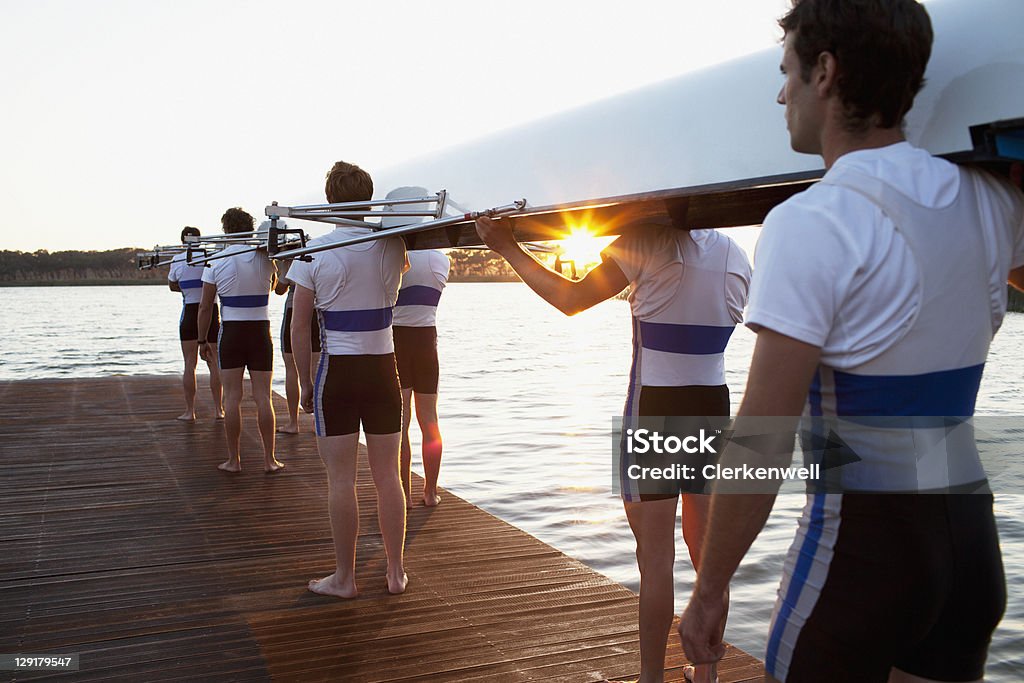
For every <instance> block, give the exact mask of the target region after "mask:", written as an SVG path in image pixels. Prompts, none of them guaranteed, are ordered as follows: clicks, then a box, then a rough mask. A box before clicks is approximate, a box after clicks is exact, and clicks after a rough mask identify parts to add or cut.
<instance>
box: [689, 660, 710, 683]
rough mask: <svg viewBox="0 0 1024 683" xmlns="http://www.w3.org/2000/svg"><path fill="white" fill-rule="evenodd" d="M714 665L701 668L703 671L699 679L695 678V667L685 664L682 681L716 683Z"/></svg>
mask: <svg viewBox="0 0 1024 683" xmlns="http://www.w3.org/2000/svg"><path fill="white" fill-rule="evenodd" d="M716 668H717V667H715V665H714V664H710V665H708V666H707V667H704V666H702V667H701V669H703V670H702V671H701V672H700V673H701V676H700V678H698V677H697V667H695V666H693V665H692V664H687V665H686V666H684V667H683V679H684V680H686V681H687V683H705V682H707V683H718V673H717V671H716V670H715V669H716Z"/></svg>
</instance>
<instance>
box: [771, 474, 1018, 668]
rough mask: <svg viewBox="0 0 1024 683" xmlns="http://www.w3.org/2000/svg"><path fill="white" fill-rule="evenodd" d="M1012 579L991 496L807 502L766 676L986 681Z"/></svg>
mask: <svg viewBox="0 0 1024 683" xmlns="http://www.w3.org/2000/svg"><path fill="white" fill-rule="evenodd" d="M1005 606H1006V579H1005V577H1004V574H1003V563H1002V558H1001V556H1000V552H999V537H998V535H997V533H996V524H995V518H994V515H993V513H992V496H991V495H984V494H945V495H943V494H875V493H846V494H838V493H818V494H813V495H810V496H808V500H807V505H806V507H805V508H804V513H803V516H802V517H801V519H800V525H799V527H798V529H797V535H796V538H795V539H794V541H793V544H792V545H791V546H790V549H789V552H788V554H787V556H786V561H785V564H784V565H783V577H782V584H781V585H780V587H779V592H778V598H777V600H776V602H775V610H774V612H773V614H772V625H771V628H770V629H769V633H768V647H767V650H766V655H765V668H766V669H767V671H768V673H770V674H772V675H773V676H775V677H776V678H778V679H779V680H782V681H787V682H789V683H800V682H802V681H830V682H835V683H847V682H850V683H852V682H856V683H870V682H877V683H884V682H885V681H888V680H889V669H890V668H891V667H896V668H897V669H900V670H902V671H905V672H907V673H909V674H913V675H915V676H919V677H922V678H929V679H934V680H940V681H974V680H979V679H980V678H981V677H982V676H983V675H984V673H985V658H986V655H987V653H988V646H989V641H990V640H991V638H992V632H993V631H994V630H995V628H996V624H998V623H999V620H1000V618H1001V616H1002V614H1003V610H1004V608H1005Z"/></svg>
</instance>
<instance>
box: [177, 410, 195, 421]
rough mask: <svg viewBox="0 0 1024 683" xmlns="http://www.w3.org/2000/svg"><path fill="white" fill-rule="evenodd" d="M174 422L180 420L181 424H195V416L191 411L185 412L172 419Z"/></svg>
mask: <svg viewBox="0 0 1024 683" xmlns="http://www.w3.org/2000/svg"><path fill="white" fill-rule="evenodd" d="M174 419H175V420H181V421H182V422H195V421H196V414H195V413H194V412H192V411H189V410H186V411H185V412H184V413H182V414H181V415H179V416H178V417H176V418H174Z"/></svg>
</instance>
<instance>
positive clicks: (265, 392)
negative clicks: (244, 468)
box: [249, 370, 284, 473]
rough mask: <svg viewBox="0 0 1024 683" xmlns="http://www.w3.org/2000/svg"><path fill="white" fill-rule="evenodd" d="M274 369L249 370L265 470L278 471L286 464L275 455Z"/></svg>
mask: <svg viewBox="0 0 1024 683" xmlns="http://www.w3.org/2000/svg"><path fill="white" fill-rule="evenodd" d="M273 374H274V373H273V371H269V370H267V371H256V372H253V371H252V370H250V371H249V382H250V384H251V386H252V398H253V401H255V402H256V421H257V424H259V428H260V439H261V440H262V441H263V471H264V472H271V473H272V472H277V471H278V470H283V469H284V465H283V464H282V463H281V462H279V461H278V459H277V458H275V457H274V423H275V422H276V420H277V418H276V416H275V415H274V402H273V400H271V397H270V380H271V378H272V376H273Z"/></svg>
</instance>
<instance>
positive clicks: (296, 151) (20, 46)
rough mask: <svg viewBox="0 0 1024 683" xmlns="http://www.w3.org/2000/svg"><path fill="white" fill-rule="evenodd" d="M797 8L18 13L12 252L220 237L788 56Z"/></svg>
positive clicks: (3, 178)
mask: <svg viewBox="0 0 1024 683" xmlns="http://www.w3.org/2000/svg"><path fill="white" fill-rule="evenodd" d="M786 6H787V2H786V0H730V1H729V2H708V1H707V0H702V1H699V2H698V1H696V0H674V1H669V0H661V1H649V0H633V1H632V2H627V3H623V2H615V3H611V2H604V1H602V0H597V1H595V0H589V1H578V0H543V1H537V0H514V1H505V0H475V1H462V0H437V1H436V2H430V3H427V2H411V1H409V2H406V1H403V0H375V1H373V2H360V3H356V2H347V1H344V0H341V1H339V0H333V1H329V2H328V1H320V0H306V1H303V0H298V1H294V2H287V3H283V2H280V1H277V2H264V1H260V0H255V1H246V2H241V1H235V0H202V1H200V2H195V1H193V0H173V1H170V0H145V1H141V2H140V1H138V0H130V1H122V0H0V64H3V65H4V67H3V69H0V92H2V93H3V100H2V104H0V150H3V151H2V157H0V158H2V160H3V163H0V207H2V211H3V213H4V216H3V218H4V220H3V228H2V229H0V250H3V249H9V250H18V251H35V250H37V249H46V250H49V251H59V250H64V249H83V250H92V249H95V250H104V249H113V248H118V247H150V246H152V245H154V244H157V243H160V244H167V243H174V242H176V241H177V239H178V233H179V231H180V229H181V227H182V226H184V225H195V226H198V227H200V228H201V229H202V230H203V232H204V233H206V232H214V231H216V230H218V229H219V218H220V215H221V214H222V213H223V212H224V209H226V208H228V207H230V206H242V207H244V208H245V209H247V210H248V211H249V212H250V213H252V214H253V215H255V216H257V218H259V217H260V216H262V212H263V207H264V206H266V205H267V204H269V203H270V202H271V201H273V200H277V201H279V202H280V203H281V204H283V205H288V204H290V203H292V204H294V203H296V202H297V201H298V200H299V199H300V198H303V197H308V196H309V194H310V193H311V191H319V189H320V188H321V187H322V183H323V177H324V174H325V172H326V171H327V170H328V169H329V168H330V166H331V164H332V163H333V162H334V161H336V160H338V159H345V160H346V161H351V162H354V163H358V164H359V165H360V166H362V167H363V168H365V169H366V170H368V171H369V172H370V173H371V175H372V174H373V173H374V171H375V170H381V169H385V168H388V167H389V166H394V165H399V164H401V163H402V162H403V160H407V159H411V158H415V157H421V156H423V155H425V154H429V153H430V152H431V151H434V150H440V149H444V148H446V147H450V146H453V145H456V144H460V143H465V142H467V141H472V140H474V139H477V138H480V137H483V136H486V135H488V134H489V133H493V132H495V131H498V130H502V129H505V128H509V127H512V126H516V125H520V124H523V123H525V122H529V121H532V120H536V119H540V118H543V117H545V116H548V115H550V114H553V113H555V112H559V111H564V110H566V109H571V108H574V107H578V106H581V105H583V104H585V103H588V102H592V101H596V100H600V99H603V98H605V97H609V96H611V95H614V94H617V93H621V92H624V91H628V90H632V89H634V88H638V87H640V86H643V85H646V84H650V83H654V82H658V81H662V80H665V79H667V78H671V77H673V76H676V75H678V74H681V73H684V72H687V71H691V70H694V69H699V68H701V67H704V66H708V65H710V64H715V63H718V62H722V61H725V60H728V59H731V58H733V57H737V56H740V55H743V54H748V53H750V52H755V51H758V50H761V49H764V48H767V47H771V46H776V47H777V46H778V41H779V38H780V36H781V32H780V30H779V28H778V26H777V24H776V19H777V18H778V17H779V16H780V15H781V14H782V13H784V11H785V9H786ZM780 82H781V81H780ZM447 189H449V190H450V191H452V192H457V188H447Z"/></svg>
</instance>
